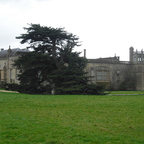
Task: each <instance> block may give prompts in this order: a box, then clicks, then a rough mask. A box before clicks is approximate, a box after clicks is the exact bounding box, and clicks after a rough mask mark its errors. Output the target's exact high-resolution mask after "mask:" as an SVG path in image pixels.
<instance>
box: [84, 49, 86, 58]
mask: <svg viewBox="0 0 144 144" xmlns="http://www.w3.org/2000/svg"><path fill="white" fill-rule="evenodd" d="M84 58H86V49H84Z"/></svg>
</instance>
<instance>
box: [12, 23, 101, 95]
mask: <svg viewBox="0 0 144 144" xmlns="http://www.w3.org/2000/svg"><path fill="white" fill-rule="evenodd" d="M25 30H27V33H26V34H22V35H21V36H19V37H17V38H18V39H22V41H21V43H22V44H23V43H29V45H30V46H29V47H28V48H31V49H33V52H30V53H21V55H20V57H19V59H17V60H16V61H15V64H14V65H15V66H16V67H17V68H18V70H19V72H20V74H19V75H18V79H19V81H20V85H19V86H18V89H19V90H18V91H20V92H23V93H32V94H34V93H48V94H50V93H51V92H52V91H54V94H101V93H102V91H103V89H102V87H98V86H96V85H89V84H88V79H89V77H87V76H86V73H85V72H84V68H85V66H86V63H87V60H86V59H85V58H82V57H80V56H79V55H80V53H78V52H73V49H74V48H75V46H79V42H78V40H79V38H78V37H77V36H75V35H73V34H71V33H68V32H66V31H65V30H64V28H52V27H45V26H40V25H37V24H31V25H30V27H29V28H25Z"/></svg>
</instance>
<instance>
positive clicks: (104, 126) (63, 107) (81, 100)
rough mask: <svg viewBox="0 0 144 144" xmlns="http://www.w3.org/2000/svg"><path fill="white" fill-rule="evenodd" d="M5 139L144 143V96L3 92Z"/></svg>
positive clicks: (37, 143)
mask: <svg viewBox="0 0 144 144" xmlns="http://www.w3.org/2000/svg"><path fill="white" fill-rule="evenodd" d="M0 143H2V144H125V143H126V144H139V143H140V144H142V143H144V96H143V95H126V96H79V95H77V96H76V95H75V96H70V95H65V96H62V95H61V96H48V95H27V94H14V93H11V94H10V93H0Z"/></svg>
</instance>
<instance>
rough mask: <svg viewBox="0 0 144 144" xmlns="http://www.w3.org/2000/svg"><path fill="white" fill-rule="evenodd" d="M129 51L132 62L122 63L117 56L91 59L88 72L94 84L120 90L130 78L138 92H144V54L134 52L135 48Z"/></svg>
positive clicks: (87, 68)
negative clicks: (123, 83)
mask: <svg viewBox="0 0 144 144" xmlns="http://www.w3.org/2000/svg"><path fill="white" fill-rule="evenodd" d="M129 50H130V56H129V57H130V61H120V60H119V57H116V56H115V57H109V58H99V59H89V60H88V64H87V67H86V71H87V72H88V75H89V76H93V78H92V82H93V83H95V84H105V85H106V87H107V88H109V89H114V90H118V89H120V86H121V84H122V82H124V81H125V80H127V78H128V77H129V79H130V80H131V81H133V82H134V85H135V89H136V90H144V52H143V50H142V51H140V52H139V51H134V48H133V47H130V49H129ZM128 82H129V81H127V83H128Z"/></svg>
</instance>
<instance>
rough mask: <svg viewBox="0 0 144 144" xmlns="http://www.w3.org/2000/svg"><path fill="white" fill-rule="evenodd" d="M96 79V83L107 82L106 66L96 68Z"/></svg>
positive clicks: (107, 72) (107, 69)
mask: <svg viewBox="0 0 144 144" xmlns="http://www.w3.org/2000/svg"><path fill="white" fill-rule="evenodd" d="M96 69H97V71H96V79H97V81H102V82H103V81H104V82H107V81H109V68H108V67H106V66H99V67H97V68H96Z"/></svg>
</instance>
